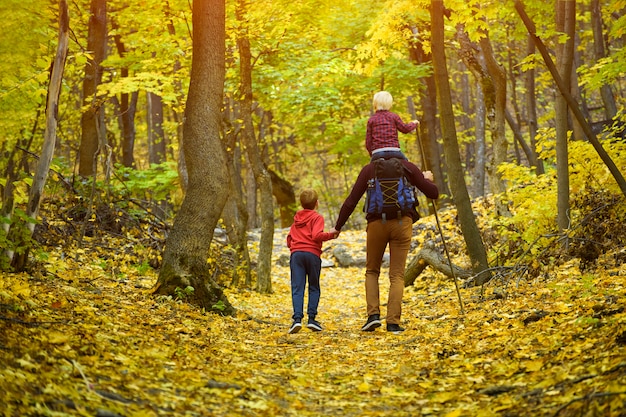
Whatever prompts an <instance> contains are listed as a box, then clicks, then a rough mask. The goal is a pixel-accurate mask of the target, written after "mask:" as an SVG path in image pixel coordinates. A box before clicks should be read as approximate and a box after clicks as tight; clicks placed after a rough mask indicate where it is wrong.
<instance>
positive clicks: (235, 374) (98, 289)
mask: <svg viewBox="0 0 626 417" xmlns="http://www.w3.org/2000/svg"><path fill="white" fill-rule="evenodd" d="M342 236H343V237H342ZM342 236H340V239H342V238H343V239H344V241H343V243H345V244H346V245H352V244H356V243H354V242H358V241H359V240H358V239H357V237H358V236H357V235H350V234H348V233H346V234H342ZM359 239H360V238H359ZM620 268H621V269H611V268H608V267H607V268H606V269H602V270H599V271H598V272H597V273H595V274H586V275H581V274H580V273H579V272H578V268H577V265H576V263H575V262H572V263H570V264H568V265H565V266H563V267H561V268H560V269H558V270H555V271H554V275H553V276H551V277H550V279H549V280H546V281H544V280H533V281H527V280H520V281H519V283H517V282H511V283H510V284H509V286H508V287H507V290H508V297H506V298H496V297H493V296H492V288H491V287H488V288H487V289H486V295H487V297H486V299H485V300H479V299H478V295H479V289H471V290H463V297H464V301H465V312H466V314H465V315H463V316H461V315H460V313H459V306H458V299H457V295H456V292H455V289H454V285H453V284H452V283H451V282H450V280H449V278H447V277H445V276H440V275H438V274H436V273H431V272H429V273H424V274H422V275H421V276H420V278H419V279H418V280H417V281H416V283H415V285H414V286H412V287H410V288H407V289H406V290H405V295H404V301H403V316H402V325H403V326H404V327H406V331H405V332H404V333H402V334H400V335H394V334H390V333H387V332H386V331H384V330H383V328H381V329H377V330H376V331H375V332H371V333H367V332H361V331H360V328H361V326H362V325H363V323H364V320H365V319H366V314H365V298H364V287H363V269H362V268H324V269H323V270H322V278H321V287H322V297H321V302H320V307H319V314H318V319H319V321H320V322H321V323H322V324H323V326H324V330H323V331H322V332H312V331H309V330H308V329H303V330H302V331H300V332H299V333H297V334H293V335H290V334H287V330H288V328H289V325H290V324H291V314H292V311H291V291H290V286H289V268H288V267H286V266H278V265H276V266H275V268H274V270H273V276H272V280H273V290H274V292H273V293H272V294H269V295H261V294H258V293H256V292H254V291H250V290H241V289H229V290H227V291H226V293H227V296H228V298H229V300H230V301H231V303H233V304H234V306H235V307H236V308H237V309H238V314H237V316H236V317H222V316H219V315H216V314H214V313H205V312H203V311H200V310H199V309H197V308H196V307H194V306H192V305H189V304H187V303H184V302H178V301H176V300H175V299H173V298H171V297H169V298H168V297H159V298H155V297H153V296H152V295H151V292H150V288H151V287H152V285H153V284H154V283H155V281H156V275H155V273H154V271H145V270H144V269H142V268H140V267H139V266H137V265H131V264H129V263H128V262H126V263H117V264H115V266H114V268H112V267H111V265H110V264H109V265H107V264H106V262H104V261H103V260H102V259H101V258H97V257H94V258H87V256H86V255H85V256H83V257H82V259H81V260H80V262H76V261H74V260H73V259H72V258H70V257H60V256H59V257H51V258H49V259H48V260H47V264H46V270H47V271H48V273H47V274H44V275H41V274H36V273H35V274H32V275H27V274H3V275H2V276H1V279H0V318H1V320H0V415H4V416H16V415H54V416H66V415H88V416H94V415H97V416H355V417H356V416H392V415H393V416H431V415H432V416H446V417H454V416H496V415H497V416H513V415H533V416H544V415H545V416H553V415H559V416H569V415H580V414H581V412H583V411H586V413H587V414H586V415H598V416H600V415H602V416H612V415H615V416H618V415H624V413H626V407H625V405H624V404H625V403H626V390H624V386H626V308H625V307H626V286H625V284H624V276H625V275H626V274H625V273H624V272H625V271H624V267H623V266H622V267H620ZM51 271H54V274H52V273H51ZM386 274H387V271H386V270H384V271H383V273H382V277H381V300H386V297H387V292H386V291H387V287H388V281H387V275H386ZM382 314H383V316H384V314H385V310H384V307H383V311H382Z"/></svg>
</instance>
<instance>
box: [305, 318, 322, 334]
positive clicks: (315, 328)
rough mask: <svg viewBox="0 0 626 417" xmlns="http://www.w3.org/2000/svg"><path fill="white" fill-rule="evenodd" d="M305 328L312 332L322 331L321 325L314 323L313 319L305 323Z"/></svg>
mask: <svg viewBox="0 0 626 417" xmlns="http://www.w3.org/2000/svg"><path fill="white" fill-rule="evenodd" d="M306 327H308V328H309V329H311V330H313V331H314V332H321V331H322V325H321V324H320V323H319V322H318V321H315V320H313V319H309V322H308V323H307V325H306Z"/></svg>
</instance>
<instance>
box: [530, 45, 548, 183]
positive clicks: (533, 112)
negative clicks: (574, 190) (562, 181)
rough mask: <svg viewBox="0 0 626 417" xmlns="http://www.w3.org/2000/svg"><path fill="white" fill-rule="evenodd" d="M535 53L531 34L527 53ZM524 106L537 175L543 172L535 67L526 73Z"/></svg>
mask: <svg viewBox="0 0 626 417" xmlns="http://www.w3.org/2000/svg"><path fill="white" fill-rule="evenodd" d="M534 54H535V42H534V41H533V39H532V36H530V35H529V36H528V49H527V55H529V56H530V55H534ZM526 107H527V112H528V136H529V140H530V149H531V151H532V153H533V159H532V164H533V165H534V166H535V172H536V173H537V175H542V174H545V172H546V171H545V169H544V167H543V160H541V159H540V158H539V156H538V155H537V139H536V138H537V97H536V95H535V69H534V68H532V67H531V68H530V69H528V71H527V73H526Z"/></svg>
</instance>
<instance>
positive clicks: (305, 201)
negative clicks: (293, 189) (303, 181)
mask: <svg viewBox="0 0 626 417" xmlns="http://www.w3.org/2000/svg"><path fill="white" fill-rule="evenodd" d="M300 204H301V205H302V208H304V209H309V210H313V209H315V205H316V204H317V192H316V191H315V190H313V189H311V188H307V189H306V190H303V191H302V192H301V193H300Z"/></svg>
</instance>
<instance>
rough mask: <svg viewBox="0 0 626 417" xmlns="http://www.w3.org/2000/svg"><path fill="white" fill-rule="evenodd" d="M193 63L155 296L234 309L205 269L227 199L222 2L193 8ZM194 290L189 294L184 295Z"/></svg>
mask: <svg viewBox="0 0 626 417" xmlns="http://www.w3.org/2000/svg"><path fill="white" fill-rule="evenodd" d="M192 19H193V57H192V63H191V79H190V84H189V94H188V97H187V105H186V108H185V122H184V127H183V135H184V144H183V153H184V156H185V164H186V167H187V173H188V178H189V183H188V186H187V193H186V195H185V199H184V200H183V204H182V206H181V208H180V211H179V212H178V214H177V216H176V219H175V221H174V226H173V228H172V231H171V233H170V235H169V236H168V238H167V242H166V248H165V253H164V254H163V266H162V268H161V271H160V273H159V279H158V282H157V284H156V287H155V289H154V293H155V294H164V295H177V296H179V295H181V294H185V298H186V299H187V300H189V301H190V302H192V303H194V304H197V305H198V306H200V307H203V308H205V309H207V310H213V311H216V312H218V313H222V314H227V315H232V314H234V313H235V309H234V308H233V307H232V305H231V304H230V303H229V302H228V299H227V298H226V296H225V295H224V293H223V291H222V289H221V288H220V287H219V286H218V285H217V283H216V282H215V280H214V279H213V275H214V272H213V271H212V270H211V268H210V267H209V266H208V264H207V258H208V254H209V247H210V244H211V241H212V240H213V230H214V229H215V226H216V225H217V222H218V220H219V218H220V214H221V213H222V209H223V207H224V205H225V204H226V200H227V198H228V193H229V190H228V184H230V181H229V179H228V170H227V168H226V153H225V151H224V149H223V146H222V143H221V139H220V123H221V107H222V94H223V89H224V76H225V36H226V35H225V3H224V0H198V1H194V2H193V18H192ZM188 287H193V289H194V291H193V292H187V291H185V290H186V289H187V288H188Z"/></svg>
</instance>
